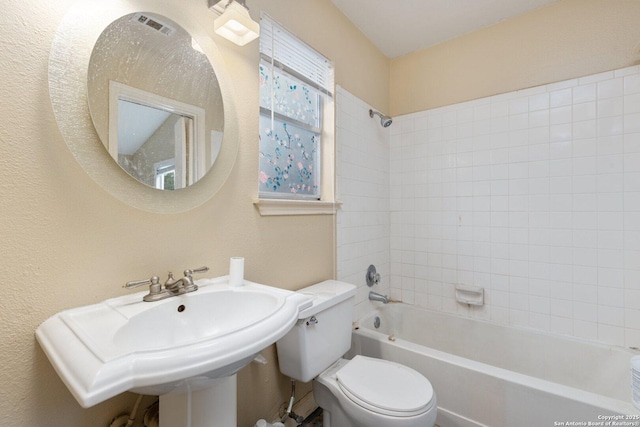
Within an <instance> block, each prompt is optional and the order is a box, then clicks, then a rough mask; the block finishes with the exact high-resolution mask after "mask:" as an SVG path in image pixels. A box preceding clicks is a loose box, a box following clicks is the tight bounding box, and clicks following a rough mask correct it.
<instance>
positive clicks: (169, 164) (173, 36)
mask: <svg viewBox="0 0 640 427" xmlns="http://www.w3.org/2000/svg"><path fill="white" fill-rule="evenodd" d="M87 88H88V96H89V97H88V101H89V110H90V113H91V118H92V120H93V124H94V126H95V128H96V131H97V132H98V135H99V137H100V139H101V141H102V144H103V145H104V146H105V148H106V149H107V151H108V152H109V154H110V155H111V157H112V158H113V159H114V160H115V161H116V162H117V163H118V164H119V165H120V167H121V168H122V169H124V170H125V171H126V172H127V173H128V174H129V175H131V176H132V177H133V178H135V179H136V180H138V181H139V182H141V183H143V184H145V185H148V186H150V187H152V188H156V189H159V190H175V189H181V188H186V187H188V186H190V185H193V184H194V183H196V182H198V181H199V180H200V179H201V178H202V177H203V176H204V175H205V174H206V173H207V172H208V171H209V169H210V168H211V167H212V165H213V164H214V163H215V160H216V157H217V155H218V153H219V151H220V146H221V143H222V135H223V125H224V109H223V104H222V94H221V93H220V86H219V84H218V79H217V77H216V73H215V72H214V70H213V67H212V65H211V63H210V62H209V59H208V58H207V56H206V55H205V54H204V52H203V50H202V48H201V47H200V45H199V44H198V43H197V42H196V41H195V39H193V37H191V35H190V34H189V33H188V32H187V31H186V30H185V29H184V28H182V27H181V26H180V25H178V24H177V23H175V22H173V21H172V20H170V19H169V18H167V17H165V16H162V15H157V14H153V13H148V12H137V13H131V14H127V15H125V16H122V17H121V18H118V19H116V20H115V21H114V22H112V23H111V24H109V25H108V26H107V28H105V30H104V31H103V32H102V34H100V37H98V40H97V41H96V43H95V45H94V47H93V51H92V54H91V58H90V60H89V71H88V76H87Z"/></svg>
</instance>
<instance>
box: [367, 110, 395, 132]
mask: <svg viewBox="0 0 640 427" xmlns="http://www.w3.org/2000/svg"><path fill="white" fill-rule="evenodd" d="M374 114H375V115H376V116H379V117H380V124H381V125H382V127H383V128H388V127H389V126H391V123H393V119H392V118H391V117H389V116H383V115H382V114H381V113H379V112H378V111H373V110H369V117H372V118H373V115H374Z"/></svg>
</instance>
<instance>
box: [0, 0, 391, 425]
mask: <svg viewBox="0 0 640 427" xmlns="http://www.w3.org/2000/svg"><path fill="white" fill-rule="evenodd" d="M171 1H175V0H171ZM72 4H73V2H72V1H71V0H58V1H55V2H41V1H35V0H7V1H4V2H3V11H2V15H1V17H0V55H1V56H0V82H1V83H0V88H1V90H0V94H2V98H3V100H2V102H1V103H0V117H2V119H1V122H0V177H1V180H2V181H1V182H2V183H1V184H0V201H1V206H2V207H1V208H0V236H1V237H0V259H1V260H2V261H1V264H0V265H2V283H3V290H2V292H1V294H0V324H1V325H2V328H0V362H1V363H0V396H1V397H2V398H1V399H0V420H2V421H0V424H2V425H11V426H25V427H26V426H29V427H39V426H42V427H44V426H47V427H49V426H68V427H80V426H87V427H88V426H103V425H107V423H108V421H109V420H110V418H111V417H113V416H115V415H116V414H118V413H119V412H122V411H127V410H130V409H131V406H132V405H133V401H134V398H135V397H134V396H133V395H131V394H124V395H122V396H120V397H118V398H114V399H112V400H110V401H108V402H105V403H103V404H100V405H97V406H96V407H93V408H91V409H87V410H85V409H82V408H81V407H80V406H79V405H78V404H77V403H76V402H75V400H74V399H73V397H72V396H71V394H70V393H69V392H68V391H67V389H66V387H65V386H64V385H63V383H62V382H61V381H60V380H59V379H58V376H57V375H56V373H55V372H54V370H53V368H52V367H51V365H50V364H49V362H48V360H47V359H46V357H45V355H44V353H43V352H42V351H41V349H40V347H39V346H38V344H37V342H36V341H35V338H34V331H35V329H36V327H37V326H38V325H39V324H40V323H41V322H42V321H44V320H45V319H46V318H47V317H49V316H51V315H52V314H54V313H56V312H58V311H60V310H63V309H66V308H70V307H74V306H78V305H84V304H90V303H94V302H98V301H100V300H103V299H105V298H109V297H114V296H118V295H123V294H125V293H126V291H124V290H123V289H121V284H122V283H124V282H125V281H127V280H132V279H140V278H145V277H148V276H150V275H151V274H159V275H161V274H165V272H166V271H167V270H169V269H173V270H177V271H181V270H182V269H184V268H190V267H198V266H200V265H208V266H209V267H211V269H212V270H211V274H210V275H211V276H218V275H223V274H226V273H227V269H228V259H229V257H230V256H234V255H242V256H244V257H246V277H247V278H248V279H250V280H255V281H260V282H263V283H266V284H269V285H274V286H278V287H282V288H287V289H297V288H300V287H302V286H305V285H309V284H312V283H314V282H317V281H320V280H324V279H327V278H330V277H332V275H333V274H334V239H333V235H334V219H333V217H331V216H305V217H289V218H287V217H271V218H263V217H260V216H259V214H258V213H257V212H256V210H255V208H254V206H253V204H252V200H253V198H254V197H255V196H256V195H257V183H256V178H257V170H258V156H257V140H258V78H257V77H258V73H257V69H258V45H257V43H252V44H250V45H248V46H246V47H244V48H239V47H236V46H234V45H231V44H230V43H228V42H226V41H224V40H220V39H219V38H217V37H215V36H214V39H215V41H216V42H217V44H218V46H219V48H220V50H221V51H222V53H223V54H224V58H225V60H226V62H227V64H226V65H227V67H228V70H229V74H230V75H232V76H233V79H234V86H235V87H234V91H235V97H236V101H235V104H236V106H237V117H238V120H239V122H240V123H241V124H242V125H241V131H240V132H239V135H240V141H239V142H240V143H239V146H240V148H239V153H238V159H237V162H236V165H235V167H234V169H233V171H232V172H231V175H230V177H229V179H228V181H227V182H226V184H225V185H224V187H223V188H222V190H221V191H220V192H219V193H218V194H217V195H216V196H215V197H214V198H213V199H211V200H210V201H209V202H207V203H205V204H204V205H202V206H200V207H198V208H196V209H193V210H191V211H189V212H187V213H185V214H180V215H160V214H152V213H147V212H143V211H140V210H137V209H134V208H131V207H129V206H127V205H125V204H123V203H122V202H120V201H119V200H117V199H115V198H113V197H112V196H111V195H109V193H107V192H106V191H104V190H103V189H102V188H101V187H100V186H98V185H97V184H96V183H95V182H94V181H93V180H92V179H91V178H89V176H88V175H87V174H86V173H85V172H84V171H83V170H82V168H81V167H80V166H79V165H78V163H77V162H76V160H75V158H74V157H73V155H72V154H71V152H70V151H69V149H68V148H67V146H66V144H65V142H64V140H63V139H62V137H61V136H60V133H59V131H58V128H57V125H56V122H55V119H54V115H53V112H52V107H51V104H50V101H49V95H48V81H47V65H48V55H49V50H50V47H51V42H52V39H53V36H54V34H55V31H56V28H57V26H58V24H59V22H60V21H61V19H62V17H63V16H64V14H65V13H66V11H67V10H68V9H69V8H70V7H71V6H72ZM181 4H182V3H181ZM206 4H207V2H206V0H198V1H193V2H185V3H184V4H183V5H182V7H183V8H186V9H188V13H189V14H190V15H191V16H193V17H197V18H194V19H199V20H201V21H202V22H203V25H205V26H206V28H207V31H208V32H209V33H210V34H213V28H212V27H213V18H214V16H215V15H213V14H211V13H210V12H209V11H208V10H207V9H206ZM249 5H250V7H251V8H252V13H253V14H254V15H255V16H258V13H259V10H260V8H261V7H264V8H265V9H266V10H267V11H268V12H269V13H270V14H271V15H272V16H273V17H274V18H275V19H277V20H279V21H280V22H281V23H282V24H283V25H285V26H287V27H289V28H291V29H292V30H293V31H294V32H296V33H297V34H299V35H300V36H301V38H303V39H304V40H306V41H308V42H309V43H310V44H312V45H313V46H314V47H316V49H318V50H319V51H321V52H322V53H324V54H325V55H327V56H328V57H330V58H332V59H334V60H335V62H336V68H337V75H336V77H337V78H336V82H337V83H338V84H340V85H342V86H344V87H345V88H347V89H349V90H351V91H352V92H353V93H356V94H358V95H359V96H361V97H363V98H364V99H367V100H368V102H371V103H372V104H374V105H376V106H378V107H379V108H381V109H386V108H388V91H387V88H388V66H389V63H388V60H387V59H386V58H385V57H384V56H383V55H382V54H380V53H379V52H378V51H377V50H376V49H375V48H374V47H373V46H372V45H371V43H369V42H368V41H367V40H366V39H364V37H363V36H362V35H361V34H359V33H358V31H357V30H356V29H355V28H354V27H353V26H351V25H350V24H349V23H348V21H346V19H345V18H344V17H343V16H342V15H341V14H340V13H339V12H338V11H337V9H335V8H334V6H333V5H332V3H331V2H330V1H329V0H305V1H304V2H300V1H297V0H260V1H258V0H252V1H249ZM328 28H329V29H330V30H328ZM345 40H348V43H345V42H344V41H345ZM365 70H366V73H365ZM364 74H366V75H367V77H366V78H365V79H363V78H361V75H364ZM265 355H266V356H267V358H268V360H269V364H268V365H266V366H262V365H260V366H258V365H255V364H254V365H251V366H249V367H248V368H246V369H244V370H243V371H242V372H241V373H240V375H239V401H240V405H239V406H240V407H239V413H240V416H239V426H240V427H245V426H252V425H253V422H254V421H255V420H256V419H257V418H259V417H270V416H272V415H273V414H274V413H276V412H277V410H278V408H279V407H280V405H281V404H283V403H284V402H285V400H286V399H287V398H288V393H289V383H288V380H287V379H286V378H283V377H282V376H281V375H280V374H279V372H278V370H277V364H276V363H275V352H274V350H273V348H270V349H269V350H268V351H267V352H265ZM307 390H308V388H307ZM302 391H303V392H304V387H303V390H302Z"/></svg>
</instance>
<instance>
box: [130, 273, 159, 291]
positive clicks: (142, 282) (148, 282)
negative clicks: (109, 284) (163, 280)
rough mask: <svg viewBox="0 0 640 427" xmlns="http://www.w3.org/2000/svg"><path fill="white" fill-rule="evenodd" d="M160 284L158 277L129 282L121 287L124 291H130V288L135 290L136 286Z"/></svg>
mask: <svg viewBox="0 0 640 427" xmlns="http://www.w3.org/2000/svg"><path fill="white" fill-rule="evenodd" d="M158 284H160V278H159V277H158V276H153V277H152V278H150V279H147V280H134V281H131V282H127V283H125V284H124V285H122V287H123V288H126V289H131V288H137V287H138V286H143V285H150V286H153V285H158Z"/></svg>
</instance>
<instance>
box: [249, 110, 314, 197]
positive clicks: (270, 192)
mask: <svg viewBox="0 0 640 427" xmlns="http://www.w3.org/2000/svg"><path fill="white" fill-rule="evenodd" d="M319 159H320V135H319V134H318V133H315V132H312V131H310V130H308V129H305V128H303V127H301V126H296V125H295V124H293V123H291V122H285V121H282V120H277V119H274V120H273V121H272V120H271V117H270V116H267V115H264V114H261V115H260V176H259V185H260V195H261V196H271V197H278V196H280V197H285V196H287V197H291V196H292V195H297V196H298V197H302V198H312V199H319V198H320V162H319Z"/></svg>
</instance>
